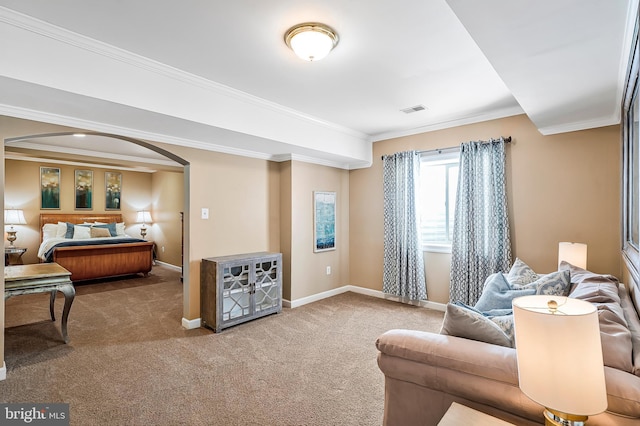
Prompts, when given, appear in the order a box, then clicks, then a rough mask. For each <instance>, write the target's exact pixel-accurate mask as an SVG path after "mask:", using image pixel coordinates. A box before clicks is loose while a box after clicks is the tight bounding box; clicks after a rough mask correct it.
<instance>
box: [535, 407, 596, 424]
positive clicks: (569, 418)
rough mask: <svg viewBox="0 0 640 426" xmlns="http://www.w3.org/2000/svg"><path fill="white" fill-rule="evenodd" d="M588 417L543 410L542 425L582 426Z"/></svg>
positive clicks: (549, 409) (548, 409)
mask: <svg viewBox="0 0 640 426" xmlns="http://www.w3.org/2000/svg"><path fill="white" fill-rule="evenodd" d="M588 418H589V416H579V415H576V414H569V413H562V412H560V411H556V410H552V409H551V408H545V410H544V424H545V425H546V426H583V425H584V424H585V423H586V422H587V419H588Z"/></svg>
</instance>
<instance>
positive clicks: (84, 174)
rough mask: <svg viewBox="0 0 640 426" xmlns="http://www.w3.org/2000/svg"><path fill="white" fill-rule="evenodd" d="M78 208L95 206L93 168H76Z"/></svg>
mask: <svg viewBox="0 0 640 426" xmlns="http://www.w3.org/2000/svg"><path fill="white" fill-rule="evenodd" d="M75 184H76V186H75V192H76V210H91V209H92V208H93V170H76V179H75Z"/></svg>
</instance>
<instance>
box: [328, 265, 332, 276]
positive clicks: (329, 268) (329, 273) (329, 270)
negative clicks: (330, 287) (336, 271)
mask: <svg viewBox="0 0 640 426" xmlns="http://www.w3.org/2000/svg"><path fill="white" fill-rule="evenodd" d="M327 275H331V266H327Z"/></svg>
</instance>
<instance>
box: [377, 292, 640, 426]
mask: <svg viewBox="0 0 640 426" xmlns="http://www.w3.org/2000/svg"><path fill="white" fill-rule="evenodd" d="M572 281H573V280H572ZM587 281H589V280H587ZM614 289H615V287H614ZM614 292H615V291H614ZM618 293H619V297H620V298H619V305H620V307H621V308H622V311H624V317H625V318H626V320H627V321H626V322H627V327H628V330H629V331H630V333H627V336H622V335H623V334H624V333H621V332H620V330H617V331H616V330H609V332H610V334H609V335H608V336H605V335H604V334H603V333H604V331H603V329H604V328H607V327H608V326H604V325H603V322H602V321H603V317H606V316H607V315H608V313H605V315H604V316H603V315H602V314H603V312H600V315H599V316H600V318H601V327H600V328H601V336H602V337H603V338H602V341H603V347H604V345H606V344H612V343H610V342H611V341H612V340H611V339H610V338H614V339H615V338H619V337H621V336H622V337H624V339H625V340H624V341H625V342H626V341H629V347H628V348H627V346H625V344H623V345H621V346H623V347H625V348H627V349H625V351H626V350H628V352H629V353H628V354H624V353H623V354H622V355H623V357H625V358H626V356H628V359H625V360H624V362H625V363H626V362H627V361H628V364H629V366H630V367H628V368H625V369H626V370H627V371H625V370H623V369H619V368H613V367H608V366H606V365H605V380H606V385H607V394H608V403H609V406H608V409H607V412H605V413H602V414H599V415H596V416H591V417H590V418H589V421H588V424H589V425H592V426H596V425H611V426H613V425H617V426H626V425H640V320H639V319H638V311H637V310H636V309H635V308H634V305H633V303H632V301H631V298H630V297H629V295H628V292H627V291H626V289H625V288H624V286H622V285H620V286H619V291H618ZM629 336H630V339H629ZM631 345H633V347H632V348H631ZM376 346H377V348H378V350H379V354H378V365H379V367H380V369H381V370H382V372H383V373H384V375H385V399H384V425H387V426H395V425H402V426H409V425H436V424H437V423H438V422H439V420H440V419H441V418H442V416H443V415H444V414H445V412H446V411H447V409H448V408H449V406H450V405H451V403H452V402H454V401H455V402H458V403H461V404H463V405H466V406H468V407H472V408H474V409H477V410H479V411H482V412H485V413H488V414H491V415H493V416H495V417H498V418H501V419H503V420H506V421H510V422H512V423H514V424H516V425H534V424H544V417H543V414H542V412H543V407H542V406H540V405H538V404H537V403H535V402H533V401H532V400H531V399H529V398H528V397H527V396H526V395H524V394H523V393H522V392H521V391H520V388H519V387H518V368H517V359H516V350H515V349H513V348H510V347H505V346H498V345H495V344H490V343H484V342H480V341H476V340H470V339H466V338H461V337H456V336H450V335H442V334H435V333H429V332H422V331H415V330H390V331H388V332H386V333H384V334H383V335H381V336H380V337H379V338H378V340H377V342H376ZM616 352H617V353H614V355H610V357H620V353H619V351H617V349H616ZM574 356H579V351H576V354H574ZM605 364H607V354H605Z"/></svg>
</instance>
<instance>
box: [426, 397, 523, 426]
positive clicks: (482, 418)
mask: <svg viewBox="0 0 640 426" xmlns="http://www.w3.org/2000/svg"><path fill="white" fill-rule="evenodd" d="M459 425H474V426H514V425H513V423H509V422H505V421H504V420H500V419H498V418H495V417H493V416H490V415H488V414H485V413H482V412H480V411H476V410H474V409H473V408H469V407H465V406H464V405H461V404H458V403H457V402H454V403H452V404H451V407H449V409H448V410H447V412H446V413H445V414H444V417H442V419H441V420H440V422H439V423H438V426H459Z"/></svg>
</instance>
